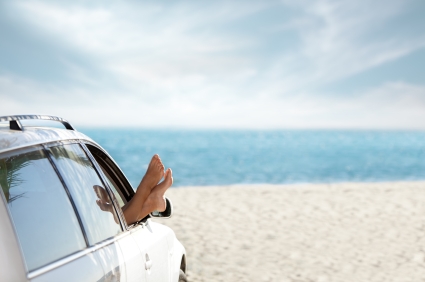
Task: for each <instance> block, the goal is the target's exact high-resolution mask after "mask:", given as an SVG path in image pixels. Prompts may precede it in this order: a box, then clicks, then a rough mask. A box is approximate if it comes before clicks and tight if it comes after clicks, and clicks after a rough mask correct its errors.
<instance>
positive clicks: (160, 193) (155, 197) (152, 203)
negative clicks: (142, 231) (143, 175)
mask: <svg viewBox="0 0 425 282" xmlns="http://www.w3.org/2000/svg"><path fill="white" fill-rule="evenodd" d="M171 185H173V172H172V171H171V168H169V169H167V171H166V172H165V176H164V181H162V182H161V183H159V184H158V185H156V186H155V188H153V189H152V192H151V193H150V194H149V196H148V198H147V199H146V206H147V207H149V213H150V212H153V211H160V212H161V211H165V209H166V207H167V205H166V201H165V192H166V191H167V189H168V188H170V187H171Z"/></svg>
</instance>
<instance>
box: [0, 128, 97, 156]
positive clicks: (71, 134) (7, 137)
mask: <svg viewBox="0 0 425 282" xmlns="http://www.w3.org/2000/svg"><path fill="white" fill-rule="evenodd" d="M76 139H78V140H88V141H90V142H94V141H93V140H92V139H91V138H89V137H87V136H86V135H84V134H83V133H81V132H78V131H76V130H69V129H61V128H49V127H24V128H23V129H22V130H12V129H10V128H9V125H7V126H6V125H0V153H3V152H7V151H11V150H15V149H19V148H24V147H28V146H33V145H39V144H45V143H50V142H55V141H65V140H76Z"/></svg>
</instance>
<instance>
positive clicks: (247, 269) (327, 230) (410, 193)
mask: <svg viewBox="0 0 425 282" xmlns="http://www.w3.org/2000/svg"><path fill="white" fill-rule="evenodd" d="M167 196H168V197H169V198H171V199H172V201H173V204H174V215H173V217H172V218H170V219H167V220H158V221H160V222H161V223H163V224H166V225H168V226H170V227H171V228H172V229H173V230H174V231H175V233H176V235H177V237H178V238H179V240H180V241H181V242H182V243H183V244H184V245H185V247H186V250H187V255H188V275H189V279H190V281H192V282H195V281H297V282H300V281H318V282H319V281H321V282H325V281H338V282H339V281H341V282H342V281H344V282H345V281H359V282H367V281H385V282H387V281H397V282H400V281H415V282H417V281H425V182H405V183H360V184H359V183H343V184H332V185H328V184H323V185H279V186H278V185H251V186H248V185H247V186H227V187H226V186H222V187H188V188H175V189H171V190H170V191H169V192H167Z"/></svg>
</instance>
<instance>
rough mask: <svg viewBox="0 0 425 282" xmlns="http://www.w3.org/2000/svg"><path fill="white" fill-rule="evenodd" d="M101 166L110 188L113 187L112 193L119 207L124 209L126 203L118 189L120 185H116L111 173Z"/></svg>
mask: <svg viewBox="0 0 425 282" xmlns="http://www.w3.org/2000/svg"><path fill="white" fill-rule="evenodd" d="M99 165H100V168H101V169H102V171H103V173H104V174H105V176H106V181H108V184H109V187H111V189H112V192H113V193H114V196H115V199H116V200H117V202H118V205H119V206H120V207H121V208H122V207H123V206H124V205H125V203H124V201H125V199H124V197H123V196H122V195H121V193H119V192H118V188H117V187H118V185H117V184H116V183H115V181H114V180H113V179H112V177H111V176H110V175H109V173H108V172H107V171H106V170H105V169H104V167H103V166H102V164H99ZM126 202H127V201H126Z"/></svg>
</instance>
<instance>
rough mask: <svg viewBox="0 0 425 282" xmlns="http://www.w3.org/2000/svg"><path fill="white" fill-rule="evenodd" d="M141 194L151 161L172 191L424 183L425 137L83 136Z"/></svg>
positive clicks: (95, 132) (303, 133) (127, 132)
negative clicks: (167, 170) (157, 162)
mask: <svg viewBox="0 0 425 282" xmlns="http://www.w3.org/2000/svg"><path fill="white" fill-rule="evenodd" d="M80 131H82V132H83V133H85V134H87V135H88V136H90V137H91V138H92V139H93V140H95V141H96V142H98V143H99V144H100V145H101V146H102V147H103V148H104V149H106V150H107V151H108V152H109V154H110V155H111V156H112V157H113V158H114V160H115V161H116V162H117V163H118V165H119V166H120V167H121V169H122V170H123V171H124V173H125V175H126V176H127V178H128V179H129V180H130V182H131V184H132V185H133V187H137V185H138V183H139V182H140V180H141V178H142V177H143V175H144V173H145V171H146V168H147V164H148V163H149V161H150V159H151V157H152V155H153V154H159V155H160V157H161V159H162V161H163V163H164V165H165V166H166V167H171V168H172V170H173V176H174V185H173V186H174V187H178V186H189V185H190V186H193V185H196V186H204V185H228V184H263V183H270V184H288V183H332V182H376V181H404V180H425V132H424V131H337V130H328V131H326V130H291V131H288V130H286V131H254V130H246V131H242V130H234V131H232V130H145V129H143V130H142V129H83V130H80Z"/></svg>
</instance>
